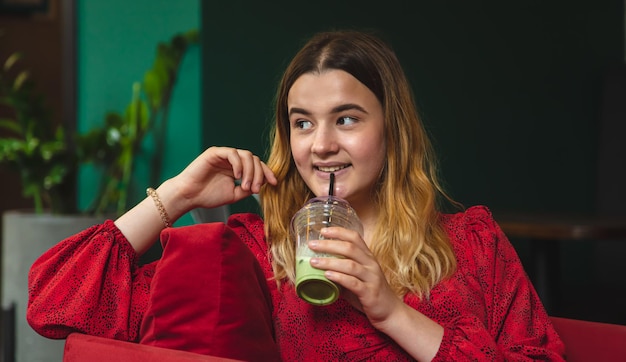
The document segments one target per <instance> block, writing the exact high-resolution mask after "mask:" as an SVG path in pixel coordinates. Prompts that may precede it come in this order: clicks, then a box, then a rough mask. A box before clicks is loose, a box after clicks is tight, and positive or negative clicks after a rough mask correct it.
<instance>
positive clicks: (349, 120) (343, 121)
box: [337, 116, 356, 125]
mask: <svg viewBox="0 0 626 362" xmlns="http://www.w3.org/2000/svg"><path fill="white" fill-rule="evenodd" d="M355 122H356V118H352V117H348V116H345V117H340V118H339V119H338V120H337V124H340V125H350V124H353V123H355Z"/></svg>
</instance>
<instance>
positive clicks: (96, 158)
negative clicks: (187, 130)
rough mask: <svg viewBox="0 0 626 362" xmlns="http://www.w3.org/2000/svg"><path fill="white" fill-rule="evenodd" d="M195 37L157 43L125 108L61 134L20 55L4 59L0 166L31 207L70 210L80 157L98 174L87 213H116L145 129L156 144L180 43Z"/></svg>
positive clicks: (182, 46) (194, 40) (181, 52)
mask: <svg viewBox="0 0 626 362" xmlns="http://www.w3.org/2000/svg"><path fill="white" fill-rule="evenodd" d="M197 41H198V32H197V31H196V30H192V31H189V32H186V33H181V34H177V35H175V36H174V37H172V39H171V41H170V42H169V43H160V44H159V45H158V46H157V51H156V57H155V59H154V63H153V65H152V67H151V68H150V69H149V70H148V71H146V73H145V75H144V78H143V81H142V82H135V83H134V84H133V85H132V99H131V101H130V103H129V104H128V106H127V107H126V109H125V110H124V111H123V112H110V113H108V114H107V115H106V116H105V119H104V124H103V125H102V126H100V127H97V128H94V129H92V130H91V131H89V132H87V133H85V134H82V135H78V134H68V133H67V132H65V131H64V129H63V126H62V125H55V124H54V122H53V121H52V120H51V118H50V116H49V112H48V111H47V109H46V107H45V103H44V100H43V99H42V97H41V96H40V95H38V94H36V92H35V91H34V84H33V81H32V80H31V79H30V77H29V73H28V71H27V70H20V69H17V68H18V66H19V60H20V58H21V55H20V54H19V53H14V54H12V55H11V56H10V57H9V58H8V59H6V61H5V62H4V66H3V67H2V69H1V70H0V104H4V105H5V106H8V107H10V108H11V109H12V110H13V111H14V112H13V113H14V116H13V117H11V118H7V119H0V129H3V130H4V131H5V132H6V133H9V134H10V136H8V137H3V138H0V164H4V165H7V166H9V167H11V168H13V169H14V170H15V171H17V172H19V174H20V176H21V180H22V186H23V189H22V192H23V194H24V196H25V197H27V198H32V199H33V201H34V208H35V212H36V213H38V214H41V213H43V212H44V210H47V211H48V212H50V213H52V214H73V213H76V212H77V210H76V205H74V204H69V203H68V202H67V200H73V197H71V193H73V192H74V187H73V186H74V185H73V183H74V182H73V181H74V180H73V179H74V177H75V175H76V173H77V170H78V168H79V167H80V166H81V165H82V164H85V163H93V164H94V165H95V166H96V167H97V168H99V169H101V170H102V174H103V176H104V182H103V183H102V185H101V187H100V188H99V192H98V193H97V194H96V195H94V203H93V205H92V207H90V209H89V210H86V212H87V213H89V214H103V213H107V212H108V213H110V212H114V213H117V214H120V213H122V212H124V211H125V210H126V208H127V206H128V205H127V189H128V184H129V182H130V178H131V174H132V171H133V163H134V160H135V157H136V155H137V153H138V152H139V149H140V146H141V143H142V142H143V141H144V138H145V136H146V135H147V134H148V133H150V132H152V133H153V136H154V137H153V139H154V142H155V143H156V144H157V145H160V144H162V143H163V137H164V134H165V129H166V126H167V114H168V107H169V99H170V95H171V92H172V90H173V88H174V85H175V83H176V77H177V72H178V68H179V65H180V63H181V61H182V59H183V56H184V54H185V52H186V50H187V48H188V47H189V46H190V45H192V44H195V43H197ZM160 150H162V147H155V151H156V152H157V154H155V155H153V157H152V159H153V160H159V159H160V154H158V152H160ZM159 171H160V164H159V163H158V162H156V161H155V162H152V172H151V173H152V177H153V178H156V177H158V175H159ZM152 181H155V182H154V183H156V181H157V180H152Z"/></svg>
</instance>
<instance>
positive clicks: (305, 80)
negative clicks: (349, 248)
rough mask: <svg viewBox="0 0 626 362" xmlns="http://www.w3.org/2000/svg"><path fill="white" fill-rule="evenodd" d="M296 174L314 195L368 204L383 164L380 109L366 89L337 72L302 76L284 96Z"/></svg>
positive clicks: (339, 71) (382, 126) (383, 139)
mask: <svg viewBox="0 0 626 362" xmlns="http://www.w3.org/2000/svg"><path fill="white" fill-rule="evenodd" d="M287 106H288V112H289V124H290V129H291V136H290V144H291V152H292V155H293V159H294V161H295V164H296V168H297V169H298V172H299V173H300V175H301V176H302V178H303V179H304V182H305V183H306V184H307V185H308V187H309V188H310V189H311V191H312V192H313V193H314V194H315V195H316V196H325V195H328V191H329V189H328V188H329V183H330V173H331V172H334V173H335V187H334V189H335V190H334V194H335V195H336V196H339V197H341V198H343V199H345V200H347V201H348V202H350V203H351V204H352V205H353V206H354V207H358V206H364V205H368V204H369V203H370V200H371V195H372V190H373V188H374V187H375V184H376V181H377V180H378V177H379V175H380V172H381V170H382V167H383V164H384V162H385V152H386V151H385V138H384V131H383V128H384V121H383V109H382V106H381V104H380V102H379V101H378V99H377V98H376V96H375V95H374V93H372V91H370V90H369V88H367V87H366V86H365V85H363V84H362V83H361V82H359V81H358V80H357V79H356V78H354V77H353V76H352V75H350V74H349V73H347V72H344V71H342V70H329V71H324V72H322V73H321V74H317V73H306V74H304V75H302V76H300V78H298V79H297V80H296V81H295V82H294V84H293V86H292V87H291V89H290V90H289V94H288V96H287Z"/></svg>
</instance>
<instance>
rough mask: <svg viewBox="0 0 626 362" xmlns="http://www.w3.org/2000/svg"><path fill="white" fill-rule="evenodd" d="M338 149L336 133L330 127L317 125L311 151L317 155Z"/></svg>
mask: <svg viewBox="0 0 626 362" xmlns="http://www.w3.org/2000/svg"><path fill="white" fill-rule="evenodd" d="M338 149H339V145H338V143H337V135H336V134H335V132H334V131H333V130H332V128H330V127H324V126H322V127H319V128H318V129H317V130H316V132H315V137H314V138H313V144H312V145H311V152H313V153H315V154H319V155H323V154H326V153H334V152H337V150H338Z"/></svg>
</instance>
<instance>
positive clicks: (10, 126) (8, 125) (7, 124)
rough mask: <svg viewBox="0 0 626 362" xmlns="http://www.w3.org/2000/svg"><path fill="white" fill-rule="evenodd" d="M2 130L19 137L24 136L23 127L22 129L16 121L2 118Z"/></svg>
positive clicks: (0, 120)
mask: <svg viewBox="0 0 626 362" xmlns="http://www.w3.org/2000/svg"><path fill="white" fill-rule="evenodd" d="M0 128H1V129H4V130H7V131H11V132H13V133H16V134H17V135H19V136H21V135H22V134H23V133H22V127H20V125H19V124H18V123H17V121H16V120H14V119H10V118H0Z"/></svg>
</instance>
